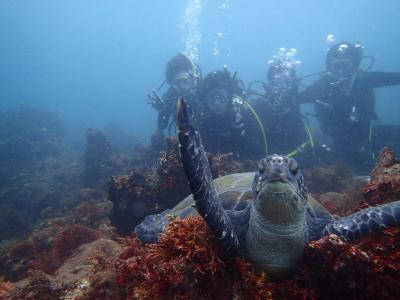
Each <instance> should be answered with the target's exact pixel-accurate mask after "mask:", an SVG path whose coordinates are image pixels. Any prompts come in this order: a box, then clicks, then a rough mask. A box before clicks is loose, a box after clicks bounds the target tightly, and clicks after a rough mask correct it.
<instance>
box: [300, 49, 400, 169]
mask: <svg viewBox="0 0 400 300" xmlns="http://www.w3.org/2000/svg"><path fill="white" fill-rule="evenodd" d="M363 58H364V56H363V48H362V46H361V45H359V44H354V43H350V42H342V43H337V44H335V45H333V46H332V47H331V48H330V49H329V50H328V52H327V56H326V71H325V72H324V73H322V76H321V77H320V78H319V79H318V80H317V81H315V82H314V83H313V84H312V85H311V86H310V87H308V88H306V89H305V90H304V91H303V92H301V93H300V94H299V101H300V102H301V103H310V102H311V103H314V107H315V111H316V115H317V119H318V121H319V123H320V126H321V129H322V131H323V132H324V133H325V134H326V135H327V136H329V137H330V138H331V139H332V146H331V147H329V148H330V149H332V154H334V155H331V156H334V157H335V158H336V159H341V160H343V161H344V162H346V163H349V165H350V166H352V167H353V168H354V169H355V171H356V172H358V173H363V172H366V171H369V170H370V169H371V164H372V151H371V137H372V124H373V121H375V120H377V115H376V113H375V95H374V89H375V88H378V87H384V86H392V85H399V84H400V73H399V72H393V73H389V72H371V71H369V69H370V68H371V67H372V63H371V65H370V66H369V68H368V69H367V70H362V69H361V68H360V64H361V61H362V59H363ZM329 148H328V147H327V149H329Z"/></svg>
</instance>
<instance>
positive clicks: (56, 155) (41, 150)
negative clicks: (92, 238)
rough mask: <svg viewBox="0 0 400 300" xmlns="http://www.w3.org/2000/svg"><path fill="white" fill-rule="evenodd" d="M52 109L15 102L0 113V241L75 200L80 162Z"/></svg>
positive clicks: (17, 235)
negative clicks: (13, 108)
mask: <svg viewBox="0 0 400 300" xmlns="http://www.w3.org/2000/svg"><path fill="white" fill-rule="evenodd" d="M64 135H65V129H64V126H63V124H62V122H61V120H60V119H59V118H58V117H57V116H56V115H55V114H52V113H51V112H48V111H42V110H37V109H33V108H20V109H18V110H16V111H11V112H7V113H1V114H0V157H1V160H0V214H1V216H0V241H1V240H4V239H10V238H14V239H15V238H21V237H25V236H26V235H28V234H29V232H30V231H32V230H33V228H34V226H35V224H36V223H37V222H38V221H39V220H40V219H41V218H42V214H41V212H42V210H46V209H48V208H49V207H52V209H54V210H57V209H58V208H61V207H64V206H67V205H68V203H72V202H73V201H74V200H73V199H74V195H73V193H74V191H75V190H76V189H77V188H78V186H79V184H80V183H79V180H78V179H79V176H78V174H79V172H80V171H79V170H78V169H79V167H78V166H77V165H76V164H74V162H73V156H72V154H71V153H70V151H69V149H68V147H67V146H66V144H65V142H64Z"/></svg>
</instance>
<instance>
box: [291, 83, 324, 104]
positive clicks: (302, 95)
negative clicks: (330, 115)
mask: <svg viewBox="0 0 400 300" xmlns="http://www.w3.org/2000/svg"><path fill="white" fill-rule="evenodd" d="M321 95H323V82H322V80H321V79H320V80H317V81H316V82H314V83H313V84H312V85H311V86H309V87H307V88H306V89H305V90H303V91H301V92H299V94H298V95H297V102H298V103H299V104H305V103H313V102H315V100H318V98H319V97H321Z"/></svg>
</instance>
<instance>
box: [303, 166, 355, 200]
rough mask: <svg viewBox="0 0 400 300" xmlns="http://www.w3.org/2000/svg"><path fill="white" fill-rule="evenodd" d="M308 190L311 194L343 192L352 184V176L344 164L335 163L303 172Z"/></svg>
mask: <svg viewBox="0 0 400 300" xmlns="http://www.w3.org/2000/svg"><path fill="white" fill-rule="evenodd" d="M304 177H305V179H306V183H307V187H308V190H309V191H310V192H311V193H317V194H323V193H327V192H338V193H341V192H343V191H344V190H345V189H346V188H348V187H349V186H351V185H353V184H354V178H353V174H352V172H351V170H350V168H348V167H347V166H346V165H345V164H344V163H341V162H337V163H335V164H333V165H329V166H324V167H318V166H317V167H313V168H311V169H306V170H304Z"/></svg>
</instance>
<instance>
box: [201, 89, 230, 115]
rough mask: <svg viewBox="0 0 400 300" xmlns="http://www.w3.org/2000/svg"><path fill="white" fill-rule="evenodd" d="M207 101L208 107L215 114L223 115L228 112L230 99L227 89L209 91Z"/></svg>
mask: <svg viewBox="0 0 400 300" xmlns="http://www.w3.org/2000/svg"><path fill="white" fill-rule="evenodd" d="M206 99H207V104H208V107H209V109H210V110H211V111H212V112H213V113H215V114H217V115H223V114H225V113H226V112H227V109H228V106H229V103H230V97H229V93H228V92H227V91H226V90H225V89H213V90H211V91H209V92H208V93H207V95H206Z"/></svg>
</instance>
